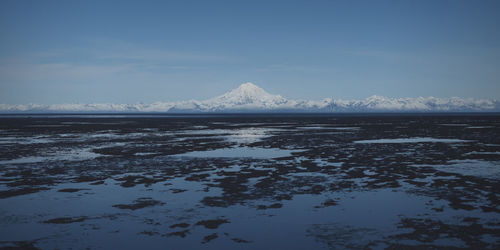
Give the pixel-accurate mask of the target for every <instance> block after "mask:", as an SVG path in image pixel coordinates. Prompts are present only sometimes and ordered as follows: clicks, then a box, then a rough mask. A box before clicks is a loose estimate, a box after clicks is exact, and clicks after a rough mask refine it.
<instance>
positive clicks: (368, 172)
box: [0, 114, 500, 249]
mask: <svg viewBox="0 0 500 250" xmlns="http://www.w3.org/2000/svg"><path fill="white" fill-rule="evenodd" d="M499 120H500V117H499V116H495V115H489V116H487V115H479V114H474V115H471V116H465V115H461V116H460V115H453V116H446V115H427V116H426V115H424V116H421V115H419V116H416V115H415V116H411V115H410V116H399V115H383V116H376V115H370V116H362V115H357V116H355V115H342V116H326V115H317V116H314V115H303V116H301V115H290V114H288V115H276V116H274V115H242V116H236V115H214V116H210V115H194V116H188V115H173V116H171V115H149V114H148V115H141V116H135V115H132V116H128V115H102V116H101V115H70V116H65V115H55V116H52V115H40V116H33V117H31V118H29V119H26V117H22V116H2V117H1V118H0V150H1V152H2V153H1V154H0V247H4V246H5V247H7V246H18V247H21V248H23V247H24V248H26V247H29V246H33V247H37V248H41V249H54V248H60V249H68V248H91V249H94V248H123V249H137V248H148V249H164V248H165V247H168V248H172V249H198V248H207V249H240V248H243V249H256V248H257V249H338V248H367V247H369V248H374V249H383V248H387V247H392V248H405V247H412V246H413V247H414V246H417V247H434V248H439V247H464V248H491V249H497V248H499V247H500V246H499V245H498V242H500V233H499V232H500V214H499V213H500V211H499V210H498V207H500V204H499V203H498V190H499V189H498V187H499V185H500V164H499V162H500V154H499V152H500V128H499V127H498V124H500V123H499ZM495 197H496V198H495ZM421 228H425V229H426V230H420V229H421Z"/></svg>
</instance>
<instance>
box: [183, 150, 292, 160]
mask: <svg viewBox="0 0 500 250" xmlns="http://www.w3.org/2000/svg"><path fill="white" fill-rule="evenodd" d="M293 152H298V151H296V150H288V149H278V148H252V147H237V148H221V149H216V150H209V151H194V152H188V153H184V154H178V155H175V156H177V157H198V158H213V157H216V158H218V157H224V158H263V159H265V158H279V157H287V156H290V155H291V153H293Z"/></svg>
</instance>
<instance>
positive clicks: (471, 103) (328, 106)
mask: <svg viewBox="0 0 500 250" xmlns="http://www.w3.org/2000/svg"><path fill="white" fill-rule="evenodd" d="M283 111H284V112H474V111H475V112H478V111H480V112H499V111H500V102H499V101H496V100H488V99H472V98H468V99H462V98H458V97H452V98H435V97H417V98H388V97H383V96H377V95H374V96H370V97H368V98H366V99H364V100H341V99H337V100H335V99H330V98H327V99H324V100H321V101H308V100H289V99H286V98H284V97H282V96H280V95H273V94H269V93H268V92H266V91H265V90H264V89H262V88H260V87H258V86H257V85H255V84H253V83H250V82H247V83H243V84H241V85H240V86H239V87H238V88H236V89H233V90H231V91H229V92H227V93H225V94H223V95H220V96H217V97H214V98H211V99H208V100H203V101H197V100H190V101H182V102H155V103H151V104H142V103H138V104H112V103H97V104H53V105H40V104H22V105H9V104H0V112H3V113H16V112H283Z"/></svg>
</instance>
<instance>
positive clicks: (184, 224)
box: [170, 223, 189, 228]
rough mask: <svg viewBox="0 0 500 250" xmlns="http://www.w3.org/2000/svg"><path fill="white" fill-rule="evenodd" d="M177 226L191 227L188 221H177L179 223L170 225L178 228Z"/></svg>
mask: <svg viewBox="0 0 500 250" xmlns="http://www.w3.org/2000/svg"><path fill="white" fill-rule="evenodd" d="M176 227H180V228H186V227H189V224H188V223H177V224H173V225H171V226H170V228H176Z"/></svg>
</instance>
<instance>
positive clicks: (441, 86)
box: [0, 0, 500, 104]
mask: <svg viewBox="0 0 500 250" xmlns="http://www.w3.org/2000/svg"><path fill="white" fill-rule="evenodd" d="M498 13H500V1H472V0H470V1H459V0H453V1H437V0H433V1H321V0H317V1H290V0H289V1H186V0H184V1H22V0H16V1H9V0H4V1H0V103H8V104H22V103H41V104H52V103H93V102H114V103H136V102H144V103H151V102H155V101H178V100H188V99H205V98H209V97H213V96H216V95H219V94H222V93H224V92H226V91H228V90H230V89H232V88H235V87H237V86H238V85H239V84H241V83H243V82H247V81H250V82H253V83H255V84H257V85H259V86H261V87H262V88H264V89H266V90H267V91H268V92H270V93H275V94H281V95H283V96H285V97H287V98H297V99H322V98H326V97H330V98H343V99H361V98H366V97H368V96H370V95H373V94H377V95H383V96H388V97H416V96H436V97H451V96H458V97H474V98H494V99H500V28H499V27H500V15H499V14H498Z"/></svg>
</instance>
